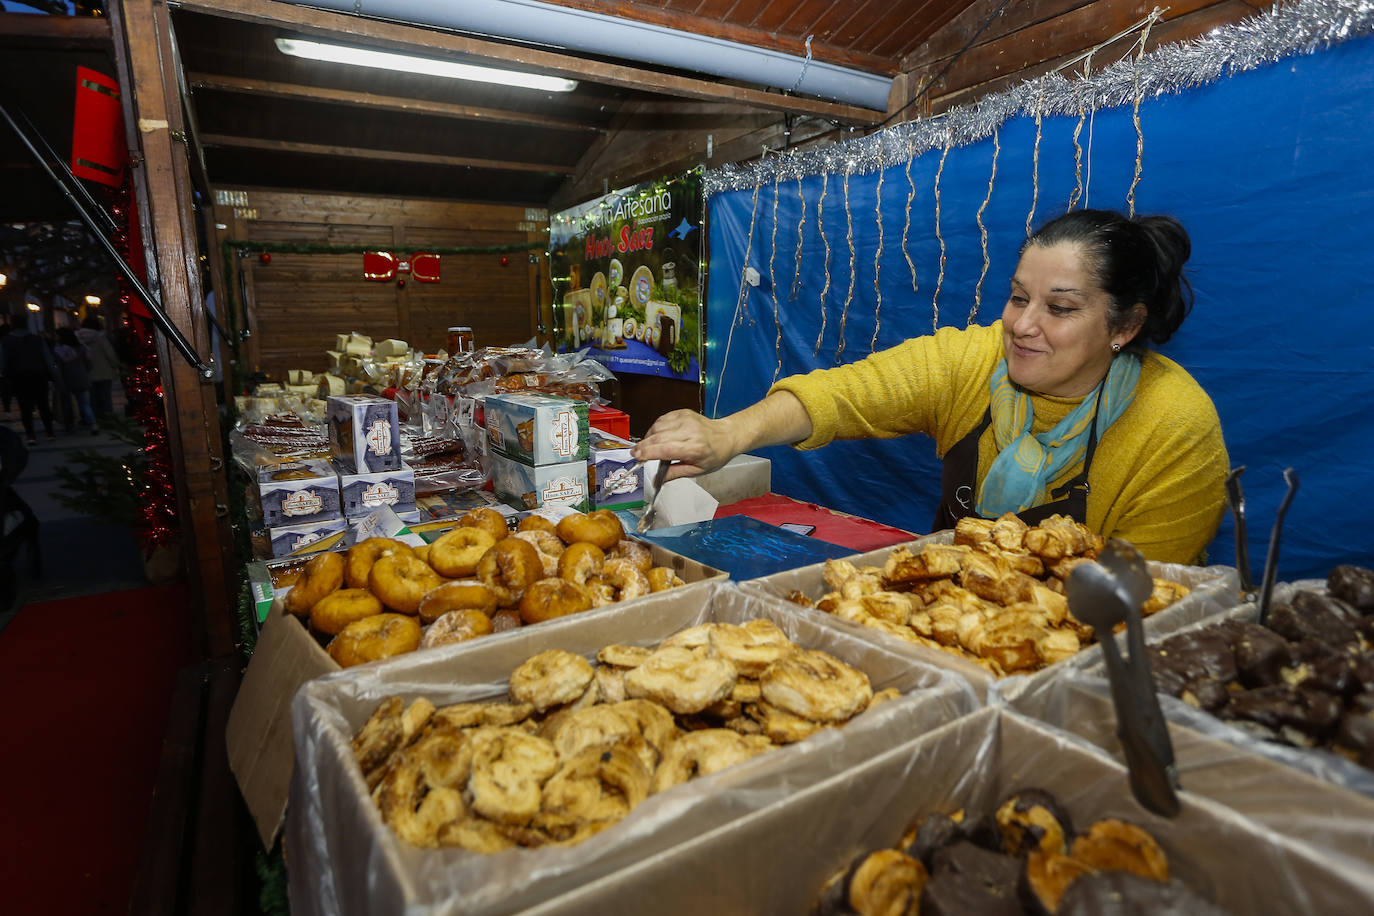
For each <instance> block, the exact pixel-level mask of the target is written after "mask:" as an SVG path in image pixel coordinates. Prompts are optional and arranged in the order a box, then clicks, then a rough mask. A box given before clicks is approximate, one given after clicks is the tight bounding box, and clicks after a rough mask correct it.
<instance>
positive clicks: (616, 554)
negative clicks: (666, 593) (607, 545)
mask: <svg viewBox="0 0 1374 916" xmlns="http://www.w3.org/2000/svg"><path fill="white" fill-rule="evenodd" d="M606 559H607V560H608V561H610V560H628V561H629V562H630V565H631V566H633V567H634V568H635V569H637V570H639V571H640V572H642V573H644V574H646V575H647V574H648V572H649V570H651V569H653V568H654V558H653V556H652V555H651V554H650V553H649V548H648V547H646V546H645V545H644V544H642V543H640V542H639V541H635V540H631V539H630V538H621V539H620V540H619V541H617V542H616V544H615V546H614V547H612V548H611V549H610V550H608V551H606Z"/></svg>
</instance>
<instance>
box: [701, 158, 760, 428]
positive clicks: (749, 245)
mask: <svg viewBox="0 0 1374 916" xmlns="http://www.w3.org/2000/svg"><path fill="white" fill-rule="evenodd" d="M759 187H760V185H754V196H753V200H752V203H751V205H750V208H749V235H748V237H747V238H746V239H745V242H744V265H743V266H742V267H740V271H739V296H738V297H736V299H735V314H734V317H733V318H731V319H730V333H729V334H727V335H726V337H725V355H724V356H723V357H721V361H720V374H719V375H717V376H716V400H715V402H714V404H713V405H712V407H711V415H712V416H718V415H719V410H720V393H721V391H722V390H724V388H725V368H726V366H728V365H729V364H730V346H731V344H733V343H734V342H735V328H736V327H738V326H739V325H741V324H743V323H744V303H745V302H746V301H747V299H748V297H749V257H750V255H751V254H753V251H754V225H755V223H756V222H757V220H758V216H759Z"/></svg>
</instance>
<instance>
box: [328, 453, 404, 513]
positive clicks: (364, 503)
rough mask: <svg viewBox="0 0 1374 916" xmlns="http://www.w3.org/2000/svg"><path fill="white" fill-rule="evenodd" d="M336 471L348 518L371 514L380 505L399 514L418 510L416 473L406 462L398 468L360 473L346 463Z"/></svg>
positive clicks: (337, 465)
mask: <svg viewBox="0 0 1374 916" xmlns="http://www.w3.org/2000/svg"><path fill="white" fill-rule="evenodd" d="M336 470H337V471H338V474H339V494H340V497H341V499H342V503H343V514H344V516H345V517H347V518H357V517H358V516H362V515H367V514H368V513H369V512H371V511H372V510H374V509H376V508H377V507H378V506H390V507H391V508H392V511H394V512H396V513H397V514H398V515H403V514H405V513H407V512H410V513H414V512H415V511H416V506H415V472H414V471H413V470H411V468H410V467H409V466H407V465H406V464H405V463H404V462H402V464H401V467H400V468H399V469H397V470H394V471H372V472H365V473H356V472H354V471H352V470H351V469H349V468H346V467H344V466H343V465H342V464H336Z"/></svg>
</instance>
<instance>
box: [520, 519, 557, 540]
mask: <svg viewBox="0 0 1374 916" xmlns="http://www.w3.org/2000/svg"><path fill="white" fill-rule="evenodd" d="M515 530H516V531H544V532H547V533H549V534H554V535H556V534H558V526H557V525H555V524H554V523H553V522H551V521H549V520H548V519H547V518H545V517H544V516H542V515H527V516H525V517H524V518H522V519H520V522H519V523H518V524H517V525H516V526H515Z"/></svg>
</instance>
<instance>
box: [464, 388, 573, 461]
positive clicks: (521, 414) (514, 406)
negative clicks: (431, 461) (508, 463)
mask: <svg viewBox="0 0 1374 916" xmlns="http://www.w3.org/2000/svg"><path fill="white" fill-rule="evenodd" d="M483 409H484V411H485V418H486V424H487V441H488V442H489V443H490V444H491V447H492V450H493V451H494V452H497V453H500V454H502V455H505V456H506V457H508V458H513V459H515V460H516V461H520V462H523V463H525V464H528V465H534V466H539V465H545V464H557V463H559V462H567V461H582V462H585V461H586V460H587V451H588V439H587V427H588V424H587V404H586V402H585V401H578V400H575V399H573V398H561V397H558V396H557V395H552V394H534V393H516V394H493V395H488V396H487V398H486V401H485V404H484V408H483Z"/></svg>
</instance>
